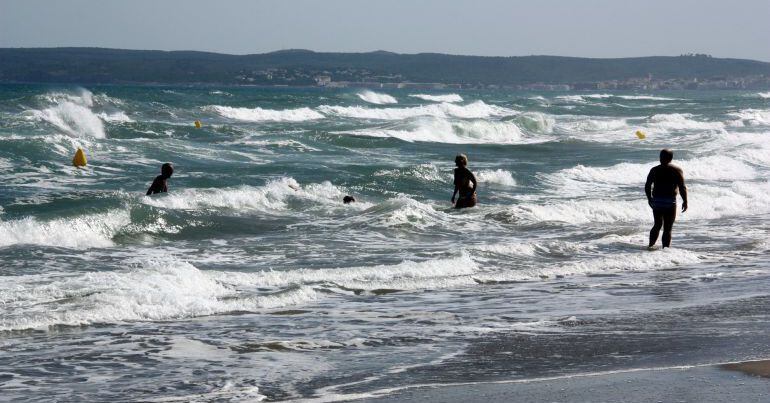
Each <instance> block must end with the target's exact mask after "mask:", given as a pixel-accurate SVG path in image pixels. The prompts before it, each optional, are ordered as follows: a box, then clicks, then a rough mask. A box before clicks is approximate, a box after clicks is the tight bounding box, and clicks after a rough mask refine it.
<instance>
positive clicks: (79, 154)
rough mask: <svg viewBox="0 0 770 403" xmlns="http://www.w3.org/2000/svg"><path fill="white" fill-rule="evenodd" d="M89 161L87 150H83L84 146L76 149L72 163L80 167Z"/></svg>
mask: <svg viewBox="0 0 770 403" xmlns="http://www.w3.org/2000/svg"><path fill="white" fill-rule="evenodd" d="M87 163H88V162H87V161H86V153H85V151H83V149H82V148H78V150H77V151H75V157H73V158H72V165H74V166H76V167H78V168H80V167H84V166H86V164H87Z"/></svg>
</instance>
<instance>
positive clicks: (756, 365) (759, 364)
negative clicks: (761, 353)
mask: <svg viewBox="0 0 770 403" xmlns="http://www.w3.org/2000/svg"><path fill="white" fill-rule="evenodd" d="M722 368H723V369H727V370H731V371H740V372H743V373H745V374H747V375H753V376H760V377H763V378H770V360H764V361H748V362H739V363H736V364H725V365H722Z"/></svg>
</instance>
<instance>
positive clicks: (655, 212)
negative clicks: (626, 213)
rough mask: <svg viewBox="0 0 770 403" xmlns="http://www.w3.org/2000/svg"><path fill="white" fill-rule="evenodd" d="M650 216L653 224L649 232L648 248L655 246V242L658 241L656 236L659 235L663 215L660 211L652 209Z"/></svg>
mask: <svg viewBox="0 0 770 403" xmlns="http://www.w3.org/2000/svg"><path fill="white" fill-rule="evenodd" d="M652 216H653V217H654V218H655V224H654V225H653V226H652V229H651V230H650V247H653V246H655V242H657V241H658V234H660V228H661V227H662V226H663V214H662V213H661V212H660V210H656V209H652Z"/></svg>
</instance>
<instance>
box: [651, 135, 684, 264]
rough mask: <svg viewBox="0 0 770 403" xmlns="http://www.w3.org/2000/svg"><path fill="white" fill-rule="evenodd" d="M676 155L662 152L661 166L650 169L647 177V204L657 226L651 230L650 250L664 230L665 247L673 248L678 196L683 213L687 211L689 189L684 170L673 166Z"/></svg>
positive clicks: (666, 150)
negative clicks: (685, 183)
mask: <svg viewBox="0 0 770 403" xmlns="http://www.w3.org/2000/svg"><path fill="white" fill-rule="evenodd" d="M673 159H674V153H673V152H672V151H671V150H669V149H663V150H661V151H660V165H658V166H656V167H654V168H652V169H650V173H649V174H648V175H647V183H645V185H644V193H646V194H647V203H648V204H649V205H650V207H651V208H652V215H653V217H654V218H655V225H653V227H652V230H650V244H649V246H648V247H647V248H648V249H653V248H654V247H655V242H657V240H658V234H659V233H660V229H661V227H662V228H663V247H664V248H668V247H669V246H671V228H672V227H673V226H674V220H676V195H677V193H679V194H680V195H681V196H682V212H683V213H684V212H685V211H687V187H686V186H685V185H684V174H683V173H682V169H681V168H679V167H677V166H674V165H671V161H672V160H673Z"/></svg>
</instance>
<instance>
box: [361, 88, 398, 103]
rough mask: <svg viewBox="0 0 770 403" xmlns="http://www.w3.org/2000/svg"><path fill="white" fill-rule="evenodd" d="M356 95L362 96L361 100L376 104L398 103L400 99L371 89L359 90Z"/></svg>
mask: <svg viewBox="0 0 770 403" xmlns="http://www.w3.org/2000/svg"><path fill="white" fill-rule="evenodd" d="M356 95H358V97H359V98H361V100H363V101H366V102H369V103H370V104H375V105H384V104H397V103H398V100H396V98H393V97H392V96H390V95H388V94H382V93H379V92H374V91H369V90H366V91H362V92H359V93H358V94H356Z"/></svg>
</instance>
